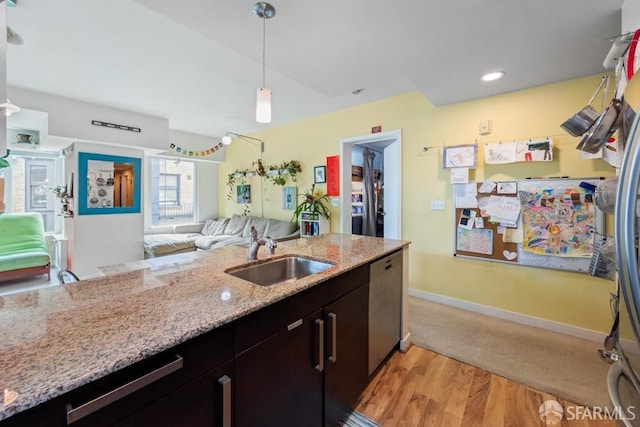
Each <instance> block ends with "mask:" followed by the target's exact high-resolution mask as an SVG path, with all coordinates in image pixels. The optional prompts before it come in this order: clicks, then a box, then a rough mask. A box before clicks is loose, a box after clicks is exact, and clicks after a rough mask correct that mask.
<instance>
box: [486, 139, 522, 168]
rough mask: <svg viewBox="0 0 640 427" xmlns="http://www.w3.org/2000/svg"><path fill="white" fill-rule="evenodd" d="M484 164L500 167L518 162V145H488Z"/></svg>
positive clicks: (507, 143) (511, 143) (508, 143)
mask: <svg viewBox="0 0 640 427" xmlns="http://www.w3.org/2000/svg"><path fill="white" fill-rule="evenodd" d="M484 162H485V163H486V164H488V165H500V164H504V163H515V162H516V143H515V142H500V143H497V144H486V145H485V147H484Z"/></svg>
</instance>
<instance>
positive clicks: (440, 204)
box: [431, 200, 444, 211]
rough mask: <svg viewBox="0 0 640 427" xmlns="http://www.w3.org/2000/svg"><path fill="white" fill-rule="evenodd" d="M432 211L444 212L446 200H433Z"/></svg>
mask: <svg viewBox="0 0 640 427" xmlns="http://www.w3.org/2000/svg"><path fill="white" fill-rule="evenodd" d="M431 210H432V211H443V210H444V200H432V201H431Z"/></svg>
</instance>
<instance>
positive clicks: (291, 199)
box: [282, 187, 296, 211]
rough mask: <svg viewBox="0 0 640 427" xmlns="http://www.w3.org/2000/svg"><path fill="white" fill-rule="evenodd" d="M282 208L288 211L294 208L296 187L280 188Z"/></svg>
mask: <svg viewBox="0 0 640 427" xmlns="http://www.w3.org/2000/svg"><path fill="white" fill-rule="evenodd" d="M282 208H283V209H285V210H290V211H292V210H294V209H295V208H296V187H284V188H283V189H282Z"/></svg>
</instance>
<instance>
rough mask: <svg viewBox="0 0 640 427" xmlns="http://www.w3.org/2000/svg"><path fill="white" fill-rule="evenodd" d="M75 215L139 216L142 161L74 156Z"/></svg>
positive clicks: (102, 155) (102, 156)
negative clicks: (75, 170) (76, 157)
mask: <svg viewBox="0 0 640 427" xmlns="http://www.w3.org/2000/svg"><path fill="white" fill-rule="evenodd" d="M78 162H79V164H78V214H79V215H107V214H126V213H140V192H141V185H140V181H141V178H142V166H141V165H142V160H141V159H139V158H136V157H122V156H111V155H107V154H93V153H78Z"/></svg>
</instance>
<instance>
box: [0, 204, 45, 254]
mask: <svg viewBox="0 0 640 427" xmlns="http://www.w3.org/2000/svg"><path fill="white" fill-rule="evenodd" d="M1 218H2V219H1V220H0V236H2V238H1V239H0V254H1V255H5V254H12V253H16V252H20V251H42V253H45V254H48V253H49V252H48V251H47V244H46V241H45V238H44V224H43V222H42V216H41V215H40V214H39V213H35V212H27V213H16V214H3V215H2V216H1ZM47 262H48V261H47ZM47 262H45V263H44V264H46V263H47ZM44 264H41V265H44Z"/></svg>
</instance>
